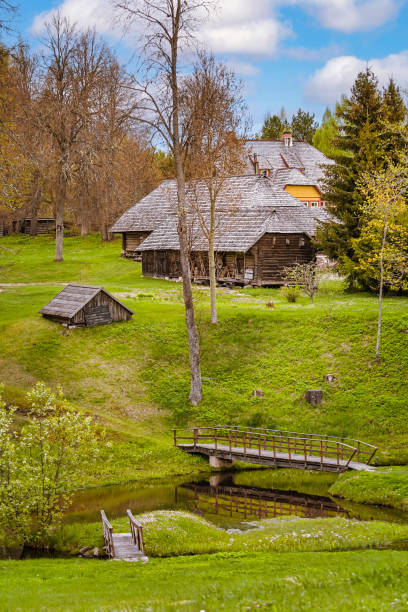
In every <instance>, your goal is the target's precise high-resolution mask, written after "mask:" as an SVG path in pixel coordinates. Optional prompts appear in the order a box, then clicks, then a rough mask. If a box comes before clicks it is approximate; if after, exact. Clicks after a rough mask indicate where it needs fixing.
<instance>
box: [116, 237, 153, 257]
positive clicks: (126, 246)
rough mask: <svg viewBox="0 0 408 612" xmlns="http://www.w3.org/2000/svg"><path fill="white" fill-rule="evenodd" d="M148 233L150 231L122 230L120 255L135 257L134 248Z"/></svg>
mask: <svg viewBox="0 0 408 612" xmlns="http://www.w3.org/2000/svg"><path fill="white" fill-rule="evenodd" d="M149 234H150V232H124V233H123V234H122V255H123V256H124V257H131V258H133V257H135V250H136V249H137V247H138V246H139V244H141V243H142V242H143V240H145V239H146V238H147V237H148V235H149Z"/></svg>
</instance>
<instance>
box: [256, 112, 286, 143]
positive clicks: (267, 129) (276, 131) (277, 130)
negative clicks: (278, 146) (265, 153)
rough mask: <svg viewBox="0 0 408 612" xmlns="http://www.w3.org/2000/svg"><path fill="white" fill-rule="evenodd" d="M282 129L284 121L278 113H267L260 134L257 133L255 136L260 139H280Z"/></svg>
mask: <svg viewBox="0 0 408 612" xmlns="http://www.w3.org/2000/svg"><path fill="white" fill-rule="evenodd" d="M284 131H285V123H284V122H283V121H282V120H281V118H280V117H279V116H278V115H267V117H266V118H265V121H264V124H263V126H262V131H261V134H260V135H259V134H258V135H257V137H258V138H260V139H261V140H280V138H281V136H282V133H283V132H284Z"/></svg>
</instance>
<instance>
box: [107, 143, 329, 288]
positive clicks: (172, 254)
mask: <svg viewBox="0 0 408 612" xmlns="http://www.w3.org/2000/svg"><path fill="white" fill-rule="evenodd" d="M296 145H301V146H300V147H299V148H298V147H297V146H296ZM247 147H248V169H247V174H244V175H242V176H231V177H229V178H228V179H227V180H226V181H225V182H224V184H223V186H222V189H221V192H220V194H219V196H218V200H217V205H216V208H217V211H216V232H215V251H216V265H217V280H218V281H219V282H220V283H223V284H239V285H252V286H272V285H280V284H282V280H283V269H284V268H285V267H288V266H290V265H294V264H296V263H306V262H310V261H314V260H315V257H316V253H315V250H314V248H313V246H312V241H313V237H314V235H315V231H316V227H317V224H318V222H319V221H325V220H327V212H326V209H325V207H324V203H323V201H322V198H321V192H320V188H319V182H320V180H321V178H322V173H323V170H322V168H321V167H320V164H322V163H325V162H326V163H330V162H329V160H328V159H327V158H326V157H325V156H324V155H322V153H320V151H317V149H314V147H312V146H311V145H308V144H307V143H293V142H292V144H291V140H288V141H287V142H285V141H277V142H275V141H248V143H247ZM268 151H269V152H268ZM268 166H269V167H268ZM275 166H277V167H275ZM186 189H187V193H186V197H187V205H188V207H189V215H188V231H189V239H190V245H191V246H190V261H191V273H192V278H193V279H194V281H195V282H206V281H208V279H209V269H208V239H207V237H206V235H205V231H204V230H205V227H206V226H207V227H208V218H209V197H208V189H207V186H206V184H205V182H204V181H196V182H194V183H192V184H187V188H186ZM176 212H177V185H176V181H175V180H166V181H163V183H162V184H161V185H160V186H159V187H158V188H157V189H155V190H154V191H152V192H151V193H150V194H149V195H147V196H146V197H144V198H143V199H142V200H140V202H138V203H137V204H136V205H135V206H133V207H132V208H130V209H129V210H128V211H126V212H125V213H124V214H123V215H122V216H121V217H120V219H119V220H118V221H117V222H116V223H115V225H114V226H113V227H112V230H111V231H112V232H120V233H122V255H123V256H125V257H135V258H136V257H139V258H141V260H142V271H143V275H144V276H153V277H159V278H168V279H176V278H179V277H180V276H181V270H180V261H179V242H178V235H177V214H176Z"/></svg>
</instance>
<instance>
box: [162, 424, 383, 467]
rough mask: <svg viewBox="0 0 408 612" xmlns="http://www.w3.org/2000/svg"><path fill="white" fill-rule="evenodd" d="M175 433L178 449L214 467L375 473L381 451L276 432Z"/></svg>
mask: <svg viewBox="0 0 408 612" xmlns="http://www.w3.org/2000/svg"><path fill="white" fill-rule="evenodd" d="M173 431H174V445H175V446H177V447H178V448H180V449H181V450H183V451H185V452H187V453H197V454H200V455H207V456H208V457H209V459H210V465H211V466H213V467H228V466H231V465H232V464H233V463H234V462H235V461H244V462H246V463H257V464H261V465H265V466H271V467H286V468H298V469H304V470H321V471H324V472H344V471H346V470H364V471H372V470H374V468H373V467H371V466H370V462H371V461H372V459H373V457H374V455H375V453H376V451H377V448H376V447H375V446H373V445H372V444H367V443H366V442H361V441H360V440H353V439H350V438H336V437H334V436H319V435H316V434H306V433H296V432H291V431H281V430H274V429H258V428H252V427H195V428H192V429H174V430H173Z"/></svg>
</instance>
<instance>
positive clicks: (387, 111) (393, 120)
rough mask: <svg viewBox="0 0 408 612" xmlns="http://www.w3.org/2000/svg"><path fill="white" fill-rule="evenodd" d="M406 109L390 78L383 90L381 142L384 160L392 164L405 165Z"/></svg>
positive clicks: (399, 92) (397, 88) (396, 87)
mask: <svg viewBox="0 0 408 612" xmlns="http://www.w3.org/2000/svg"><path fill="white" fill-rule="evenodd" d="M406 118H407V109H406V107H405V104H404V100H403V99H402V95H401V90H400V88H399V87H398V86H397V85H396V84H395V81H394V79H393V78H390V80H389V82H388V86H387V87H385V88H384V90H383V133H382V140H383V146H384V150H385V155H386V158H387V159H388V160H389V161H390V162H392V163H394V164H398V163H400V162H402V163H406V160H405V156H406V150H407V135H406Z"/></svg>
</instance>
